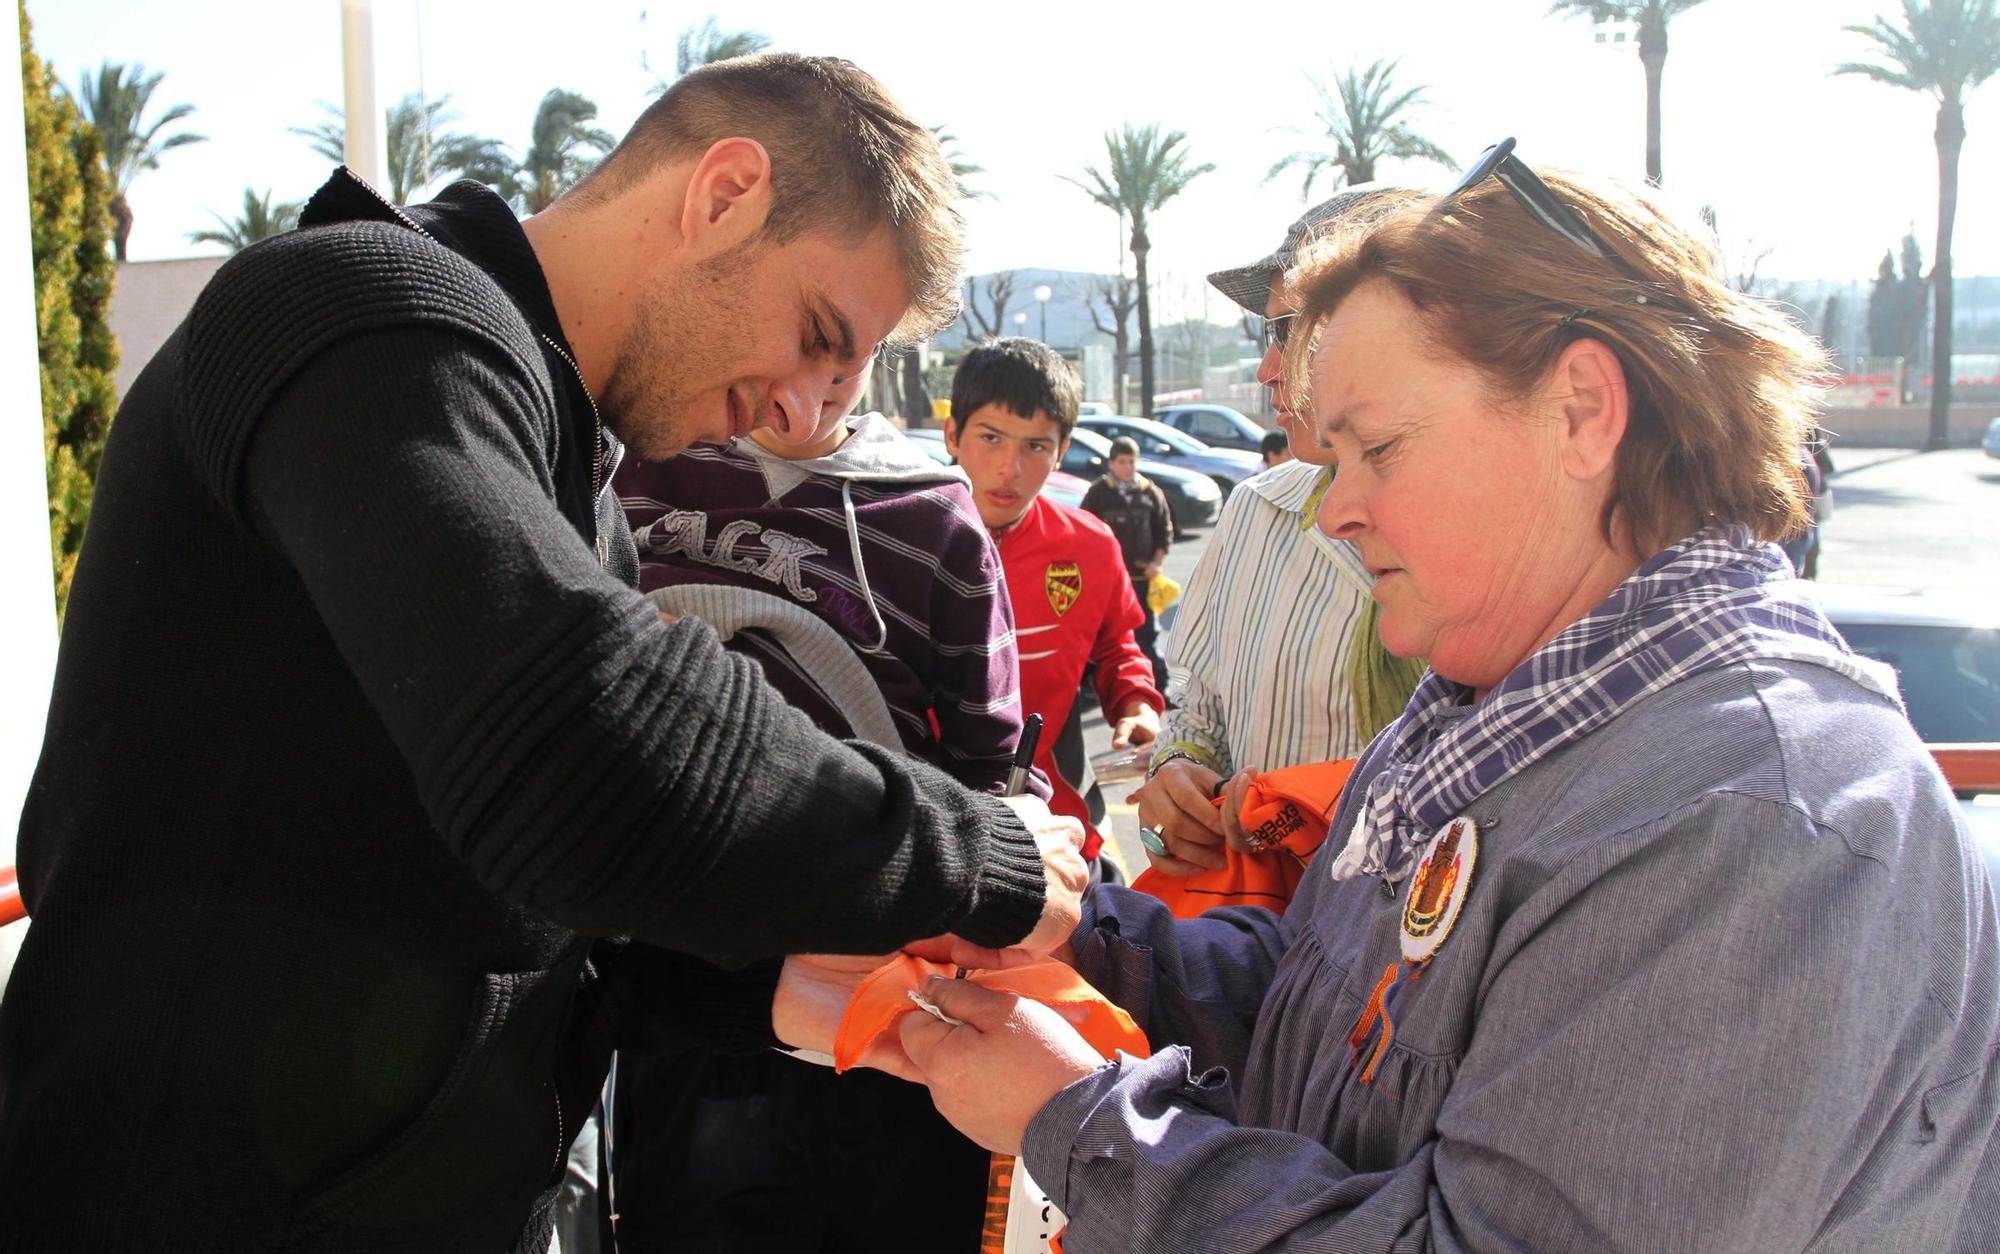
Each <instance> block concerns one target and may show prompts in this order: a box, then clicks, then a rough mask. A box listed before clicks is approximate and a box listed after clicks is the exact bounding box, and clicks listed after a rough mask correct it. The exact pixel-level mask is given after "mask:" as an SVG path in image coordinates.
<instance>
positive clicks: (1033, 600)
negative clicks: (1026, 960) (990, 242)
mask: <svg viewBox="0 0 2000 1254" xmlns="http://www.w3.org/2000/svg"><path fill="white" fill-rule="evenodd" d="M1081 391H1082V388H1081V386H1080V385H1079V384H1078V382H1077V378H1076V374H1075V372H1074V371H1072V370H1071V369H1070V367H1069V363H1067V362H1065V361H1064V360H1063V359H1062V358H1061V357H1059V356H1057V355H1056V353H1055V351H1054V350H1053V349H1051V348H1049V347H1048V346H1047V345H1046V344H1043V343H1040V342H1039V341H1036V340H1029V339H1021V338H1013V339H1003V340H996V341H994V342H993V343H991V344H983V345H981V346H980V347H978V348H975V349H973V350H972V351H971V352H970V353H968V354H966V357H965V360H964V361H962V362H960V363H959V367H958V373H957V374H956V375H955V376H954V377H953V378H952V383H951V415H952V416H951V420H950V422H949V423H948V424H947V426H946V428H945V446H946V447H947V448H949V449H950V450H951V452H952V455H953V456H955V457H957V458H958V464H959V465H960V466H961V467H963V468H964V470H965V473H966V475H967V476H968V477H969V478H970V479H971V480H972V499H973V504H974V505H975V506H976V507H977V508H978V510H979V518H980V521H982V522H984V523H985V524H986V526H987V529H988V530H990V531H992V533H993V538H994V541H995V542H996V543H997V544H998V545H999V546H1000V563H1001V566H1002V567H1003V569H1004V570H1005V571H1006V575H1007V593H1008V597H1009V599H1010V600H1012V601H1013V604H1014V634H1015V637H1016V641H1017V643H1018V645H1019V648H1020V656H1021V710H1022V713H1023V714H1024V715H1025V714H1040V715H1041V716H1042V720H1043V724H1044V727H1045V730H1044V733H1043V735H1042V741H1041V745H1040V747H1039V748H1038V749H1037V750H1036V753H1035V765H1036V766H1039V767H1040V768H1041V769H1042V771H1043V773H1044V774H1046V775H1047V776H1048V777H1049V782H1050V783H1051V784H1052V785H1053V786H1054V789H1055V796H1054V797H1052V798H1051V799H1050V801H1049V808H1050V809H1051V810H1054V811H1055V812H1056V813H1057V814H1067V815H1070V816H1071V817H1073V818H1076V819H1078V820H1080V821H1081V822H1082V823H1083V824H1084V825H1085V827H1086V829H1087V830H1088V831H1089V834H1088V835H1087V836H1086V838H1085V840H1084V846H1083V852H1084V856H1085V857H1087V858H1091V859H1095V858H1096V857H1097V851H1098V849H1099V848H1100V847H1101V846H1102V845H1103V837H1102V836H1101V834H1099V833H1098V832H1097V831H1095V830H1094V828H1092V825H1091V818H1090V812H1089V809H1088V807H1087V806H1086V805H1085V803H1084V800H1083V797H1082V796H1081V795H1079V793H1078V788H1077V785H1078V782H1079V781H1078V780H1076V779H1074V778H1066V777H1065V776H1064V774H1063V772H1062V771H1061V770H1060V769H1059V768H1058V765H1057V758H1056V755H1055V747H1056V745H1057V744H1058V743H1059V742H1060V741H1061V740H1062V739H1063V733H1064V732H1065V731H1068V732H1071V733H1074V731H1075V729H1074V728H1073V727H1071V726H1070V724H1071V722H1072V721H1073V720H1072V719H1071V718H1070V713H1071V709H1072V707H1073V706H1074V705H1075V703H1076V693H1077V688H1078V686H1079V684H1080V683H1081V682H1082V679H1083V671H1084V667H1085V666H1086V665H1088V664H1090V663H1093V662H1094V663H1096V665H1097V674H1096V685H1095V686H1096V688H1097V699H1098V702H1099V703H1100V704H1101V705H1102V706H1103V708H1104V711H1105V717H1106V718H1107V719H1109V720H1110V721H1111V723H1112V733H1111V744H1112V746H1113V747H1114V748H1122V747H1124V746H1125V745H1128V744H1146V743H1149V742H1150V741H1152V739H1153V738H1154V737H1155V736H1156V735H1157V734H1158V733H1159V729H1160V711H1161V710H1162V709H1163V708H1164V705H1165V703H1164V702H1163V701H1161V699H1160V692H1159V689H1158V688H1157V687H1155V685H1154V682H1153V668H1152V664H1151V663H1150V662H1148V661H1147V660H1146V655H1145V654H1144V653H1143V652H1142V651H1141V650H1140V648H1139V645H1138V644H1137V642H1136V641H1135V640H1134V639H1133V631H1134V630H1135V629H1136V628H1138V627H1139V626H1140V624H1142V623H1144V622H1145V619H1146V616H1145V613H1144V611H1142V610H1141V609H1140V607H1139V601H1138V598H1137V597H1135V596H1134V595H1133V592H1132V581H1131V580H1130V579H1129V578H1128V577H1127V576H1126V573H1125V561H1124V558H1123V556H1122V554H1121V553H1120V551H1119V548H1118V540H1117V538H1116V537H1114V536H1113V535H1112V534H1111V529H1110V528H1109V527H1107V526H1105V525H1104V523H1102V522H1101V521H1099V520H1098V519H1096V518H1093V517H1092V516H1090V515H1089V514H1086V513H1084V512H1083V511H1081V510H1075V509H1070V508H1068V507H1066V506H1062V505H1058V504H1056V503H1055V502H1053V501H1050V500H1046V499H1044V498H1043V497H1042V496H1041V495H1040V493H1041V490H1042V484H1043V483H1044V482H1046V481H1047V479H1048V477H1049V472H1050V471H1052V470H1054V469H1055V468H1056V466H1057V465H1058V464H1059V463H1060V462H1061V461H1062V456H1063V451H1064V450H1065V449H1067V448H1068V447H1069V435H1070V432H1071V431H1072V430H1073V429H1075V427H1076V407H1077V401H1078V399H1079V393H1080V392H1081Z"/></svg>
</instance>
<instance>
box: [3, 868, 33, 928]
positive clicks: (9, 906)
mask: <svg viewBox="0 0 2000 1254" xmlns="http://www.w3.org/2000/svg"><path fill="white" fill-rule="evenodd" d="M27 917H28V907H27V906H26V905H24V904H23V903H22V901H21V882H20V881H19V880H18V879H16V878H14V868H13V867H10V866H0V927H6V926H7V925H8V924H9V923H13V922H15V921H17V920H19V919H25V918H27Z"/></svg>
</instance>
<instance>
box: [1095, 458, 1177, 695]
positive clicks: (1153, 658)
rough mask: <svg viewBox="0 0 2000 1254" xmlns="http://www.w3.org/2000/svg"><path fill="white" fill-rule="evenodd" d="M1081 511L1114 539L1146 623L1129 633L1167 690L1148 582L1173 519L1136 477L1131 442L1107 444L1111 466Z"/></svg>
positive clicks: (1162, 498)
mask: <svg viewBox="0 0 2000 1254" xmlns="http://www.w3.org/2000/svg"><path fill="white" fill-rule="evenodd" d="M1083 509H1084V510H1085V512H1087V513H1092V514H1095V515H1097V516H1098V517H1099V518H1102V519H1103V520H1104V523H1105V525H1106V526H1108V527H1110V528H1111V534H1112V535H1114V536H1116V537H1118V550H1119V552H1120V553H1122V554H1123V555H1124V559H1125V573H1126V574H1127V575H1129V576H1130V577H1131V580H1132V594H1133V596H1135V597H1137V598H1138V601H1139V609H1140V611H1141V612H1142V613H1143V614H1144V615H1145V621H1144V622H1142V623H1141V624H1140V625H1139V630H1138V631H1137V632H1135V633H1133V636H1134V639H1136V640H1137V641H1138V642H1139V648H1140V649H1141V650H1142V651H1143V652H1144V653H1145V655H1146V660H1147V661H1148V662H1150V663H1152V666H1153V685H1154V687H1156V688H1158V689H1159V690H1160V691H1161V692H1165V691H1166V690H1167V664H1166V662H1165V661H1164V660H1162V659H1161V657H1160V647H1159V626H1158V624H1157V623H1156V622H1155V620H1154V617H1153V606H1152V585H1153V577H1154V576H1156V575H1158V574H1159V573H1160V566H1161V563H1163V562H1165V561H1166V560H1167V548H1168V546H1169V545H1171V544H1173V542H1174V516H1173V514H1172V513H1171V512H1170V511H1169V510H1168V508H1167V494H1166V493H1165V492H1162V491H1161V490H1160V485H1159V484H1157V483H1154V482H1153V481H1152V480H1151V479H1148V478H1147V477H1146V476H1144V475H1142V474H1140V473H1139V445H1138V442H1137V441H1135V440H1133V439H1132V437H1131V436H1127V435H1121V436H1119V437H1118V438H1117V439H1115V440H1113V441H1111V465H1110V467H1109V468H1108V469H1107V470H1106V471H1105V472H1104V474H1103V475H1101V476H1099V477H1098V479H1097V481H1096V482H1095V483H1093V484H1091V485H1090V488H1089V489H1088V490H1087V491H1085V492H1084V494H1083Z"/></svg>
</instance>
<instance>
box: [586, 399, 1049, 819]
mask: <svg viewBox="0 0 2000 1254" xmlns="http://www.w3.org/2000/svg"><path fill="white" fill-rule="evenodd" d="M849 425H850V426H851V427H852V428H853V429H854V434H853V435H852V436H850V437H849V439H848V440H847V442H846V443H845V444H843V445H842V446H841V447H840V448H839V449H837V450H836V451H835V452H834V453H832V454H830V455H828V456H826V457H824V458H820V459H817V460H814V461H798V462H795V461H786V460H784V459H782V458H778V457H776V456H774V455H771V454H768V453H765V452H764V451H763V450H761V449H759V448H758V447H757V446H756V444H754V443H753V442H751V441H749V440H736V441H732V442H731V443H729V444H725V445H714V446H711V445H700V444H697V445H694V446H691V447H690V448H688V449H686V450H684V451H683V452H681V453H680V454H678V455H676V456H674V457H671V458H668V459H665V460H662V461H653V462H645V461H638V460H637V459H631V460H628V461H627V463H626V465H625V466H624V467H623V468H621V469H620V470H619V472H618V475H617V477H616V479H615V480H614V481H613V484H614V486H615V487H616V488H617V490H618V495H619V498H620V500H621V501H622V502H623V504H624V506H625V513H626V517H627V519H628V520H629V521H630V522H631V524H632V530H633V539H634V541H635V543H636V544H637V546H638V549H639V586H640V588H641V590H643V591H646V592H652V591H654V590H655V589H659V588H664V587H669V586H673V585H681V584H711V585H722V586H726V587H737V588H749V589H754V590H757V591H760V592H764V593H769V594H771V595H775V596H778V597H782V598H785V599H787V600H790V601H792V602H794V603H796V604H798V605H800V606H803V607H804V608H805V609H807V610H809V611H810V612H811V613H813V614H814V615H816V616H818V617H819V618H820V619H822V620H823V621H825V622H826V623H827V624H828V625H830V626H831V627H833V628H834V630H835V631H837V632H838V633H839V634H840V635H841V636H842V637H843V638H844V639H846V641H847V642H848V643H849V644H850V645H852V646H853V648H854V651H855V654H856V655H857V656H858V657H859V658H860V659H861V661H862V663H863V664H864V665H865V666H866V667H867V669H868V671H869V673H870V674H871V675H872V676H873V677H874V679H875V682H876V684H877V686H879V687H880V689H881V693H882V698H883V700H884V701H885V702H886V703H887V705H888V708H889V713H890V716H891V717H892V718H893V720H894V722H895V725H896V729H897V732H898V733H899V735H900V737H901V740H902V742H903V743H902V747H903V748H904V749H906V750H907V751H909V752H910V753H913V754H916V755H917V756H919V757H922V758H924V759H926V760H927V761H930V762H931V763H933V764H934V765H937V766H939V767H941V768H943V769H944V770H946V771H948V772H949V773H950V774H951V775H952V776H954V777H955V778H957V779H958V781H959V782H960V783H963V784H965V785H966V786H967V787H970V788H976V789H981V790H984V791H988V792H996V793H997V792H1000V791H1002V789H1003V788H1004V786H1005V782H1006V779H1007V773H1008V769H1009V767H1010V766H1011V765H1012V760H1013V754H1014V747H1015V745H1016V744H1017V743H1018V742H1019V740H1020V736H1021V696H1020V678H1019V675H1020V670H1019V663H1018V661H1017V660H1016V653H1015V643H1014V621H1013V611H1012V608H1011V607H1010V606H1009V604H1008V601H1007V595H1006V585H1005V584H1004V583H1003V582H1002V576H1001V569H1000V557H999V554H998V553H997V552H996V551H995V549H994V545H993V541H992V539H991V537H989V536H988V534H987V532H986V527H985V524H983V523H982V522H980V520H979V514H978V512H977V511H976V510H975V509H974V508H973V504H972V495H971V493H970V491H969V490H968V489H967V487H966V485H965V481H964V479H963V477H962V474H961V472H959V471H957V470H956V469H952V468H946V467H940V466H938V465H937V464H936V463H934V462H932V461H931V460H930V459H929V458H928V457H927V456H926V455H925V454H923V453H921V452H919V451H917V450H916V449H915V448H914V446H912V445H910V442H909V441H908V440H907V439H906V438H904V436H903V435H902V434H901V433H900V432H897V431H895V430H894V429H893V428H892V427H890V426H889V424H888V423H887V422H886V421H884V420H883V419H882V418H880V417H879V416H877V415H872V414H870V415H863V416H860V417H857V418H854V419H851V420H850V424H849ZM731 647H733V648H738V649H741V650H742V651H744V652H747V653H749V654H750V655H751V656H753V657H755V658H756V659H757V660H758V662H759V663H760V664H761V665H762V666H763V668H764V672H765V676H766V677H767V678H768V679H770V681H771V683H772V684H773V685H774V686H775V687H776V688H777V689H778V691H780V692H782V693H783V694H784V695H785V698H786V700H788V701H789V702H791V703H792V704H793V705H795V706H797V707H798V708H800V709H801V710H803V711H805V712H806V713H807V714H808V715H809V716H811V717H812V718H814V720H815V721H816V722H818V723H819V724H820V725H821V726H822V727H828V728H831V729H833V730H834V732H835V734H858V732H857V730H856V729H854V728H851V727H845V726H842V725H841V723H839V722H838V721H836V720H837V719H838V718H839V717H840V713H839V710H838V709H837V707H836V704H835V703H833V702H831V701H829V699H828V695H827V694H826V693H825V692H823V691H822V690H821V688H820V685H819V682H818V679H817V678H816V677H814V676H811V675H808V674H806V673H805V672H804V671H803V670H802V669H801V667H800V666H799V664H798V659H796V658H794V657H791V656H790V655H789V654H788V652H787V651H786V650H785V649H784V648H782V647H778V646H776V645H775V643H774V642H770V641H763V640H760V639H759V638H758V636H757V635H756V634H755V633H741V634H739V636H738V637H737V638H736V639H734V640H732V642H731Z"/></svg>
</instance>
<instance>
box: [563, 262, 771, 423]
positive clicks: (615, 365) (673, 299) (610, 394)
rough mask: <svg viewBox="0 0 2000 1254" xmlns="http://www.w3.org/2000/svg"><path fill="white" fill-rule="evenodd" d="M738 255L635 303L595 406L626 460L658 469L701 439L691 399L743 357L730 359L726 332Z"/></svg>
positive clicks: (664, 284) (733, 307) (673, 280)
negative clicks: (730, 274) (729, 273)
mask: <svg viewBox="0 0 2000 1254" xmlns="http://www.w3.org/2000/svg"><path fill="white" fill-rule="evenodd" d="M740 252H741V250H737V252H732V253H730V254H728V255H725V256H722V257H717V258H714V259H712V260H710V261H708V262H706V263H704V264H703V265H701V266H700V267H698V268H697V270H696V273H694V274H693V275H686V276H683V275H674V276H669V277H666V278H662V279H661V280H660V281H658V282H657V283H655V284H654V285H653V287H652V289H651V290H649V291H648V292H646V293H645V295H643V296H642V297H640V299H639V302H638V306H637V308H635V309H634V310H633V315H632V324H631V327H630V329H629V331H628V332H627V333H626V337H625V342H624V344H623V345H621V346H620V348H619V352H618V356H617V358H616V359H615V360H614V361H613V362H612V366H611V374H610V377H609V378H607V379H606V380H605V384H604V395H603V396H602V397H600V398H599V401H598V404H599V408H600V409H601V411H602V413H603V417H604V421H605V422H606V423H607V424H608V425H609V426H610V427H611V429H612V430H613V431H615V432H616V433H617V434H618V437H619V438H620V439H622V440H624V441H625V443H626V445H627V446H629V447H630V448H631V450H632V452H633V453H634V454H636V455H637V456H639V457H641V458H644V459H646V460H648V461H660V460H663V459H665V458H668V457H672V456H673V455H674V454H676V453H678V452H680V451H681V450H682V449H685V448H686V447H687V446H688V445H689V444H690V443H692V442H693V441H694V440H695V439H697V438H700V437H702V436H705V435H708V434H709V433H708V432H704V431H700V430H697V429H696V424H697V422H698V421H702V420H703V419H706V420H707V421H709V422H720V421H721V420H722V418H721V415H719V414H717V415H703V416H697V415H695V414H694V413H693V412H692V410H693V407H694V404H695V399H696V396H697V394H698V391H699V390H700V389H701V388H703V387H704V386H706V387H709V388H713V387H714V386H716V384H715V382H714V381H713V380H715V379H718V378H726V377H727V376H728V374H729V373H730V372H731V366H732V364H733V363H734V362H736V361H739V360H742V359H743V355H742V354H740V353H738V352H736V351H735V341H734V340H732V338H731V335H732V330H733V327H734V324H735V323H737V322H738V321H740V319H741V310H740V308H739V307H738V302H736V301H734V300H732V299H730V297H731V296H732V295H733V291H732V288H731V285H730V284H729V282H728V279H727V277H726V276H725V275H724V274H723V273H722V271H723V270H724V269H726V268H729V269H733V268H734V267H737V266H740V265H741V263H742V258H741V257H740V256H739V253H740Z"/></svg>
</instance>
